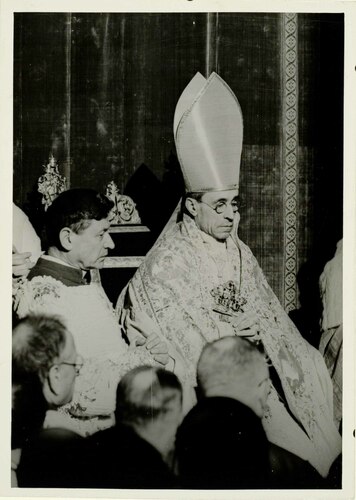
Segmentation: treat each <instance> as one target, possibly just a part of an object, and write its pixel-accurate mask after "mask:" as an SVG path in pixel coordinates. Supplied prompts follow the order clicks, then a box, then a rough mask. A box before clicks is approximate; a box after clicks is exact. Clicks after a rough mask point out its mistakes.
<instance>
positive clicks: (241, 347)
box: [197, 337, 269, 416]
mask: <svg viewBox="0 0 356 500" xmlns="http://www.w3.org/2000/svg"><path fill="white" fill-rule="evenodd" d="M197 378H198V386H199V390H200V392H201V393H202V394H203V396H206V397H212V396H225V397H232V398H234V399H237V400H239V401H241V402H242V403H244V404H246V405H247V406H249V407H251V408H252V409H253V410H254V411H255V413H256V414H258V415H259V416H262V414H263V408H264V405H265V400H266V398H267V395H268V390H267V389H268V385H269V374H268V368H267V363H266V361H265V357H264V356H263V354H261V353H260V352H259V351H258V350H257V349H256V347H255V346H254V345H253V344H252V343H250V342H248V341H247V340H245V339H242V338H240V337H224V338H222V339H219V340H217V341H215V342H212V343H209V344H207V345H206V346H205V347H204V349H203V351H202V354H201V356H200V359H199V362H198V369H197Z"/></svg>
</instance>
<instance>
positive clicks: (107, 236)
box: [105, 233, 115, 250]
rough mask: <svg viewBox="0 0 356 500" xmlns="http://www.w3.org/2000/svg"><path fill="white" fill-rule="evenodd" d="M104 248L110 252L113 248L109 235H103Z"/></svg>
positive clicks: (113, 244)
mask: <svg viewBox="0 0 356 500" xmlns="http://www.w3.org/2000/svg"><path fill="white" fill-rule="evenodd" d="M105 248H110V249H111V250H112V249H113V248H115V243H114V242H113V239H112V237H111V236H110V234H109V233H106V234H105Z"/></svg>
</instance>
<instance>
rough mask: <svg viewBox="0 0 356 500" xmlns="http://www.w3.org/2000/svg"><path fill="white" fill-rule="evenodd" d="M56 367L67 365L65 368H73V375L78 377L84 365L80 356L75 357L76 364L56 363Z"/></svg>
mask: <svg viewBox="0 0 356 500" xmlns="http://www.w3.org/2000/svg"><path fill="white" fill-rule="evenodd" d="M57 365H58V366H59V365H67V366H73V367H74V369H75V374H76V375H79V374H80V370H81V369H82V368H83V365H84V360H83V358H82V357H81V356H77V359H76V362H75V363H68V362H67V361H62V362H61V363H57Z"/></svg>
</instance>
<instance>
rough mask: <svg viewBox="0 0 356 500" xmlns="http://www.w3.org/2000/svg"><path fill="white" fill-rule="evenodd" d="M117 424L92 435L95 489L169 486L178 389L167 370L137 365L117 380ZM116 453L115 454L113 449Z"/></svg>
mask: <svg viewBox="0 0 356 500" xmlns="http://www.w3.org/2000/svg"><path fill="white" fill-rule="evenodd" d="M116 394H117V398H116V411H115V416H116V425H115V426H114V427H112V428H111V429H107V430H104V431H101V432H98V433H97V434H95V435H93V436H91V437H90V438H89V439H90V441H91V445H90V447H89V448H90V450H91V453H93V457H92V458H91V457H90V458H89V459H87V460H88V462H91V463H93V464H94V465H93V469H94V470H92V471H91V472H90V474H88V477H90V486H92V487H94V488H172V487H176V486H177V482H176V478H175V476H174V474H173V472H172V471H171V462H172V453H173V449H174V440H175V434H176V431H177V427H178V425H179V424H180V421H181V414H182V388H181V385H180V382H179V381H178V379H177V377H176V376H175V375H174V374H173V373H172V372H169V371H166V370H163V369H160V368H152V367H149V366H141V367H138V368H135V369H133V370H131V371H130V372H129V373H127V374H126V375H125V376H124V377H123V378H122V379H121V381H120V383H119V385H118V388H117V393H116ZM117 450H120V453H117V452H116V451H117Z"/></svg>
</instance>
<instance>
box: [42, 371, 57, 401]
mask: <svg viewBox="0 0 356 500" xmlns="http://www.w3.org/2000/svg"><path fill="white" fill-rule="evenodd" d="M60 390H61V374H60V369H59V365H53V366H51V368H50V369H49V372H48V374H47V377H46V378H45V379H44V380H43V393H44V396H45V398H46V400H47V402H48V403H54V404H56V403H57V400H58V397H59V395H60Z"/></svg>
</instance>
